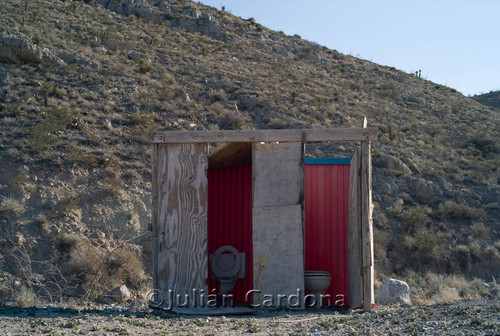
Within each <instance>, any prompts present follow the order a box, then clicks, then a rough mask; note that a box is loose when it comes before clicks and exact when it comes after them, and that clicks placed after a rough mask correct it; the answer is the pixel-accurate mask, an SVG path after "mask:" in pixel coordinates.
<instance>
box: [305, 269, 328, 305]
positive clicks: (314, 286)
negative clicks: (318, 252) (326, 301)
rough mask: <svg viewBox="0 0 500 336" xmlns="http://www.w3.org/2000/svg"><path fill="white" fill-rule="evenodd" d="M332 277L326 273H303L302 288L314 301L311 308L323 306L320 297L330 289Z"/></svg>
mask: <svg viewBox="0 0 500 336" xmlns="http://www.w3.org/2000/svg"><path fill="white" fill-rule="evenodd" d="M331 281H332V276H331V274H330V273H329V272H327V271H305V274H304V287H305V289H306V291H309V292H310V293H311V294H312V295H314V298H315V301H314V305H311V307H312V308H321V307H322V306H323V300H322V295H323V294H325V291H326V289H327V288H328V287H330V282H331Z"/></svg>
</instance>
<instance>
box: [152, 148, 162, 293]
mask: <svg viewBox="0 0 500 336" xmlns="http://www.w3.org/2000/svg"><path fill="white" fill-rule="evenodd" d="M160 146H163V145H159V144H152V145H151V162H152V164H153V167H152V170H151V175H152V183H151V189H152V190H151V200H152V204H151V211H152V213H151V232H152V234H151V240H150V247H151V251H152V252H153V253H152V263H153V265H152V266H153V267H152V268H153V288H155V289H157V288H158V186H159V184H160V181H159V179H158V151H159V148H160ZM154 301H155V302H159V297H158V296H156V294H155V298H154Z"/></svg>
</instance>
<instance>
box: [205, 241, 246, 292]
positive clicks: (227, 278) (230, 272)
mask: <svg viewBox="0 0 500 336" xmlns="http://www.w3.org/2000/svg"><path fill="white" fill-rule="evenodd" d="M245 256H246V254H245V253H242V252H238V250H237V249H235V248H234V247H232V246H230V245H224V246H221V247H219V248H218V249H217V250H216V251H215V253H214V254H211V255H210V256H209V261H210V274H211V275H212V278H215V279H216V280H217V281H219V283H220V291H219V294H230V293H231V292H232V290H233V288H234V285H235V283H236V279H242V278H245V277H246V272H245V270H246V267H245V266H246V262H245V259H246V258H245Z"/></svg>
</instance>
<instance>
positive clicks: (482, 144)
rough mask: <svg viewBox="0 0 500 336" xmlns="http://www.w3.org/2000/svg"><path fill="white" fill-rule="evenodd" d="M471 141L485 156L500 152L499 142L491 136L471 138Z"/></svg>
mask: <svg viewBox="0 0 500 336" xmlns="http://www.w3.org/2000/svg"><path fill="white" fill-rule="evenodd" d="M470 143H471V144H472V145H473V146H474V147H475V148H476V149H477V150H479V151H480V153H481V154H482V156H484V157H486V156H488V155H493V154H498V153H500V145H499V144H498V142H497V141H494V140H493V139H491V138H489V137H476V138H473V139H471V140H470Z"/></svg>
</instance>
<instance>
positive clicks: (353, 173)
mask: <svg viewBox="0 0 500 336" xmlns="http://www.w3.org/2000/svg"><path fill="white" fill-rule="evenodd" d="M359 170H360V151H359V149H357V150H356V151H355V152H354V156H353V157H352V159H351V166H350V173H349V215H348V216H349V217H348V226H347V254H348V273H349V304H350V307H351V308H359V307H361V305H362V304H363V279H362V260H361V211H360V209H361V198H360V196H361V181H360V176H359Z"/></svg>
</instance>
